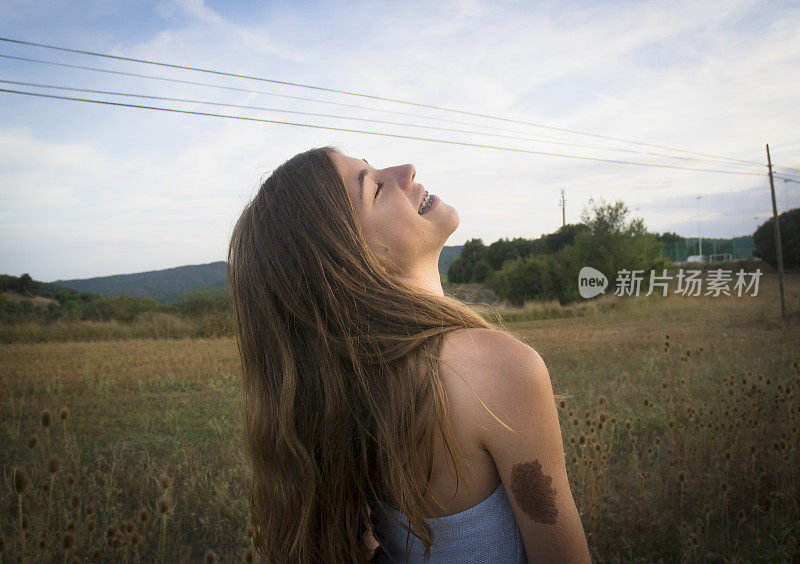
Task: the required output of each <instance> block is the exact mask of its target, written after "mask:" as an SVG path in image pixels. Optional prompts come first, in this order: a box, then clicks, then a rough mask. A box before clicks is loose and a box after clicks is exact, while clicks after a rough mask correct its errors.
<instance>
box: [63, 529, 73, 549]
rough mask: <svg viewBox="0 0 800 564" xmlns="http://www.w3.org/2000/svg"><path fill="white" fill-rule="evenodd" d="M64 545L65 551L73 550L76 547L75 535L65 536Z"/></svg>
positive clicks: (68, 534)
mask: <svg viewBox="0 0 800 564" xmlns="http://www.w3.org/2000/svg"><path fill="white" fill-rule="evenodd" d="M62 543H63V546H64V550H72V549H73V548H74V547H75V535H74V534H73V533H72V532H69V533H67V534H66V535H64V539H63V540H62Z"/></svg>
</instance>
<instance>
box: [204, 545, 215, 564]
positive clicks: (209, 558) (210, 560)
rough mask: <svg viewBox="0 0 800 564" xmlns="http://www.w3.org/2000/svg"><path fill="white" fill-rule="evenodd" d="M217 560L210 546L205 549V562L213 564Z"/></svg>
mask: <svg viewBox="0 0 800 564" xmlns="http://www.w3.org/2000/svg"><path fill="white" fill-rule="evenodd" d="M216 561H217V555H216V554H214V551H213V550H211V549H210V548H209V549H208V550H206V564H214V562H216Z"/></svg>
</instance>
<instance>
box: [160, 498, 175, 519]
mask: <svg viewBox="0 0 800 564" xmlns="http://www.w3.org/2000/svg"><path fill="white" fill-rule="evenodd" d="M158 508H159V510H160V511H161V513H163V514H165V515H168V514H169V513H170V512H171V511H172V498H171V497H169V496H168V495H167V494H164V495H162V496H161V497H160V498H159V500H158Z"/></svg>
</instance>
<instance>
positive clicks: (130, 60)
mask: <svg viewBox="0 0 800 564" xmlns="http://www.w3.org/2000/svg"><path fill="white" fill-rule="evenodd" d="M0 41H5V42H7V43H16V44H18V45H29V46H34V47H41V48H44V49H53V50H56V51H64V52H69V53H79V54H83V55H90V56H94V57H103V58H108V59H115V60H119V61H128V62H134V63H142V64H148V65H156V66H160V67H167V68H173V69H182V70H189V71H194V72H202V73H208V74H215V75H219V76H228V77H233V78H243V79H246V80H256V81H260V82H269V83H273V84H281V85H285V86H295V87H298V88H309V89H313V90H321V91H326V92H334V93H337V94H346V95H349V96H359V97H363V98H370V99H373V100H381V101H385V102H393V103H397V104H406V105H410V106H416V107H420V108H428V109H434V110H439V111H445V112H453V113H458V114H463V115H470V116H476V117H482V118H486V119H494V120H499V121H505V122H509V123H518V124H522V125H528V126H531V127H541V128H545V129H552V130H554V131H562V132H567V133H572V134H575V135H585V136H589V137H596V138H599V139H606V140H611V141H620V142H623V143H632V144H635V145H642V146H646V147H653V148H656V149H664V150H668V151H677V152H681V153H687V154H694V155H700V156H704V157H713V158H716V159H723V160H728V161H734V162H740V163H746V164H757V165H759V166H763V163H760V162H756V161H747V160H744V159H735V158H732V157H725V156H720V155H712V154H709V153H700V152H697V151H688V150H686V149H677V148H673V147H666V146H663V145H654V144H652V143H644V142H641V141H631V140H628V139H622V138H619V137H610V136H607V135H598V134H596V133H585V132H582V131H577V130H574V129H566V128H562V127H554V126H550V125H544V124H539V123H533V122H528V121H522V120H515V119H509V118H503V117H499V116H493V115H489V114H481V113H477V112H468V111H464V110H456V109H453V108H446V107H442V106H435V105H431V104H421V103H418V102H410V101H407V100H399V99H394V98H385V97H382V96H374V95H371V94H363V93H360V92H350V91H347V90H337V89H334V88H326V87H322V86H313V85H309V84H302V83H297V82H288V81H282V80H276V79H271V78H264V77H257V76H252V75H245V74H237V73H230V72H225V71H218V70H213V69H204V68H199V67H190V66H185V65H176V64H171V63H164V62H161V61H151V60H148V59H136V58H132V57H122V56H118V55H110V54H107V53H100V52H97V51H85V50H82V49H71V48H68V47H60V46H56V45H48V44H45V43H35V42H33V41H23V40H20V39H10V38H7V37H0Z"/></svg>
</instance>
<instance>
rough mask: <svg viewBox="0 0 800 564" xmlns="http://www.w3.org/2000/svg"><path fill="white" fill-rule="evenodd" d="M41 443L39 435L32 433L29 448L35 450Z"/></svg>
mask: <svg viewBox="0 0 800 564" xmlns="http://www.w3.org/2000/svg"><path fill="white" fill-rule="evenodd" d="M38 444H39V437H37V436H36V435H31V438H30V439H28V449H30V450H33V449H35V448H36V445H38Z"/></svg>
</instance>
